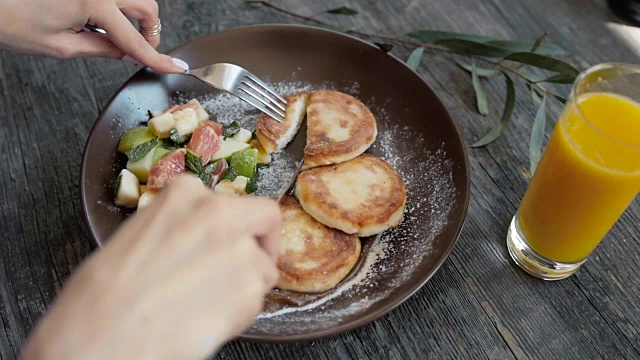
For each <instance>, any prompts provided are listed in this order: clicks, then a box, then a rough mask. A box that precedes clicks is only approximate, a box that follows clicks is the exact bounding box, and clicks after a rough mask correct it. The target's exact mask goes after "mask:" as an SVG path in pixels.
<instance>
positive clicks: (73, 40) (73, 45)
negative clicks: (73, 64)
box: [53, 32, 124, 59]
mask: <svg viewBox="0 0 640 360" xmlns="http://www.w3.org/2000/svg"><path fill="white" fill-rule="evenodd" d="M57 42H58V46H57V49H56V52H55V53H54V54H53V56H55V57H57V58H59V59H69V58H73V57H79V56H99V57H105V58H111V59H120V58H122V57H123V56H124V53H123V52H122V51H121V50H120V49H119V48H118V47H117V46H115V44H114V43H112V42H111V41H110V40H109V38H108V37H106V36H105V35H103V34H97V33H89V32H80V33H77V34H74V33H68V34H62V35H60V37H59V38H58V39H57Z"/></svg>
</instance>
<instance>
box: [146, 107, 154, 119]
mask: <svg viewBox="0 0 640 360" xmlns="http://www.w3.org/2000/svg"><path fill="white" fill-rule="evenodd" d="M147 116H148V117H149V118H148V119H147V121H149V120H151V119H153V114H152V113H151V110H147Z"/></svg>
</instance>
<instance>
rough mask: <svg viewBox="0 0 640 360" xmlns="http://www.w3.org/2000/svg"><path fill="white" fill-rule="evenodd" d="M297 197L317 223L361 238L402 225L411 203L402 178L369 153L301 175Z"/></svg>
mask: <svg viewBox="0 0 640 360" xmlns="http://www.w3.org/2000/svg"><path fill="white" fill-rule="evenodd" d="M295 194H296V197H297V198H298V200H299V201H300V204H301V205H302V208H303V209H304V210H305V211H306V212H308V213H309V215H311V216H313V217H314V218H315V219H316V220H318V221H319V222H321V223H323V224H325V225H327V226H329V227H332V228H335V229H339V230H342V231H344V232H345V233H348V234H357V235H358V236H370V235H373V234H377V233H381V232H383V231H385V230H387V229H389V228H392V227H395V226H398V224H399V223H400V221H402V214H403V211H404V206H405V204H406V201H407V196H406V191H405V186H404V182H403V181H402V177H400V175H399V174H398V173H397V172H396V171H395V170H394V169H393V168H392V167H391V165H389V163H387V162H386V161H384V160H382V159H378V158H376V157H373V156H371V155H368V154H363V155H360V156H358V157H357V158H355V159H353V160H349V161H346V162H343V163H340V164H334V165H329V166H322V167H317V168H313V169H309V170H305V171H303V172H301V173H300V175H298V179H297V181H296V185H295Z"/></svg>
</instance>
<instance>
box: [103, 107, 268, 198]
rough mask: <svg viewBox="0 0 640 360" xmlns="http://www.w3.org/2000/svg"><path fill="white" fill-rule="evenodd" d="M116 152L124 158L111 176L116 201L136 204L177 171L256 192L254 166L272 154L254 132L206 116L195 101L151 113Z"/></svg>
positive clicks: (218, 188)
mask: <svg viewBox="0 0 640 360" xmlns="http://www.w3.org/2000/svg"><path fill="white" fill-rule="evenodd" d="M118 152H121V153H123V154H125V155H126V156H127V158H128V161H127V165H126V168H125V169H122V170H121V171H120V174H119V175H118V177H117V178H116V180H115V182H114V185H113V191H114V197H115V204H116V205H118V206H122V207H127V208H141V207H144V206H146V205H148V204H149V203H151V201H153V198H154V197H155V196H156V194H157V193H158V191H160V190H161V189H162V188H163V187H164V186H166V185H167V184H169V182H171V180H172V179H173V178H174V177H176V176H177V175H179V174H182V173H191V174H193V175H194V176H197V177H198V178H199V179H200V180H201V181H202V183H203V184H204V185H205V186H208V187H211V188H212V189H213V191H215V192H218V193H226V194H234V195H255V191H256V188H257V166H258V165H259V164H267V163H269V162H270V161H271V156H270V155H269V154H268V153H267V152H265V151H264V149H263V148H262V146H261V145H260V142H259V141H257V139H255V133H252V132H251V131H249V130H247V129H243V128H242V127H240V126H239V125H238V124H237V123H236V122H233V123H231V124H229V125H227V126H223V125H221V124H219V123H217V122H215V121H212V120H210V119H209V114H208V113H207V112H206V111H205V109H204V108H203V107H202V105H201V104H200V103H199V102H198V100H196V99H193V100H191V101H189V102H188V103H186V104H183V105H177V106H173V107H171V108H169V109H167V110H165V111H164V112H157V113H151V112H150V119H149V121H148V123H147V125H146V126H138V127H134V128H131V129H129V130H127V131H125V133H124V134H123V135H122V137H121V138H120V142H119V144H118Z"/></svg>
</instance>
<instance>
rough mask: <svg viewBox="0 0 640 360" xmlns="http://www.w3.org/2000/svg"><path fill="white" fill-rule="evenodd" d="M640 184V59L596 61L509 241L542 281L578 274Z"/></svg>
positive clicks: (575, 93)
mask: <svg viewBox="0 0 640 360" xmlns="http://www.w3.org/2000/svg"><path fill="white" fill-rule="evenodd" d="M639 191H640V66H636V65H627V64H618V63H608V64H600V65H596V66H594V67H592V68H590V69H588V70H586V71H584V72H583V73H581V74H580V75H579V76H578V78H577V79H576V81H575V83H574V85H573V89H572V90H571V95H570V97H569V99H568V100H567V103H566V105H565V108H564V111H563V112H562V114H561V115H560V120H559V121H558V123H557V125H556V127H555V130H554V131H553V134H552V135H551V139H550V140H549V144H548V145H547V148H546V149H545V152H544V154H543V156H542V158H541V160H540V163H539V164H538V167H537V169H536V171H535V174H534V175H533V178H532V179H531V183H530V184H529V188H528V189H527V192H526V194H525V196H524V198H523V199H522V203H521V204H520V207H519V209H518V211H517V213H516V215H515V216H514V217H513V220H512V221H511V226H510V227H509V233H508V235H507V246H508V248H509V254H510V255H511V257H512V258H513V260H514V261H515V262H516V264H518V265H519V266H520V267H521V268H522V269H523V270H525V271H526V272H528V273H530V274H531V275H534V276H536V277H539V278H542V279H545V280H559V279H564V278H566V277H568V276H570V275H572V274H573V273H575V272H576V271H577V270H578V269H579V268H580V266H581V265H582V264H584V262H585V261H586V260H587V257H588V256H589V254H590V253H591V252H592V251H593V250H594V249H595V248H596V246H598V244H599V243H600V241H602V239H603V238H604V237H605V235H606V234H607V232H608V231H609V229H611V227H612V226H613V225H614V224H615V222H616V221H617V220H618V218H619V217H620V216H621V215H622V213H623V212H624V211H625V209H626V208H627V207H628V206H629V204H630V203H631V202H632V201H633V199H634V198H635V197H636V195H637V194H638V192H639Z"/></svg>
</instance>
